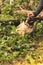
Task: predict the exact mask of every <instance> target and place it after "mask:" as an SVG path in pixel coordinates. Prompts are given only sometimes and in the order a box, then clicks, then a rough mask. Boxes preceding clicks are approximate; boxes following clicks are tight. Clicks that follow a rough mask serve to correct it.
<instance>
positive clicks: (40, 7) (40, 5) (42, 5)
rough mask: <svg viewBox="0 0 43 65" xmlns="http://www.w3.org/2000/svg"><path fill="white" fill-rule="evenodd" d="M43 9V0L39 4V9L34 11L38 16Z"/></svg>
mask: <svg viewBox="0 0 43 65" xmlns="http://www.w3.org/2000/svg"><path fill="white" fill-rule="evenodd" d="M42 9H43V0H41V1H40V3H39V6H38V7H37V10H36V11H35V12H33V13H34V15H35V16H37V15H38V14H39V13H40V12H41V10H42Z"/></svg>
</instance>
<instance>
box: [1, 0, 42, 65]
mask: <svg viewBox="0 0 43 65" xmlns="http://www.w3.org/2000/svg"><path fill="white" fill-rule="evenodd" d="M38 2H39V0H38V1H37V0H35V4H33V6H34V7H33V6H32V7H31V8H32V10H35V9H36V6H37V4H36V3H38ZM28 3H29V0H14V2H13V3H12V5H10V4H9V3H8V2H6V1H4V3H3V5H2V14H0V61H5V60H6V61H10V60H13V59H16V58H21V57H22V58H24V59H26V60H27V61H28V62H29V63H30V64H31V65H32V64H33V65H35V63H34V61H35V62H40V61H41V62H42V61H43V50H42V49H43V21H41V22H40V23H39V22H38V23H37V22H35V24H34V26H35V29H34V31H33V32H32V33H31V34H25V36H24V37H22V36H20V35H19V34H17V33H16V31H15V30H16V26H15V25H14V24H13V25H12V24H11V23H12V21H9V22H8V21H7V20H19V21H20V22H22V21H23V20H25V19H26V17H27V15H26V14H18V13H15V14H13V15H12V14H11V11H12V10H15V11H16V10H19V6H21V7H23V8H24V9H28V10H29V8H28V6H29V5H28ZM6 21H7V22H6ZM34 41H38V42H39V43H38V44H37V43H35V42H34ZM40 58H41V59H42V60H41V59H40ZM25 63H26V62H25Z"/></svg>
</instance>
